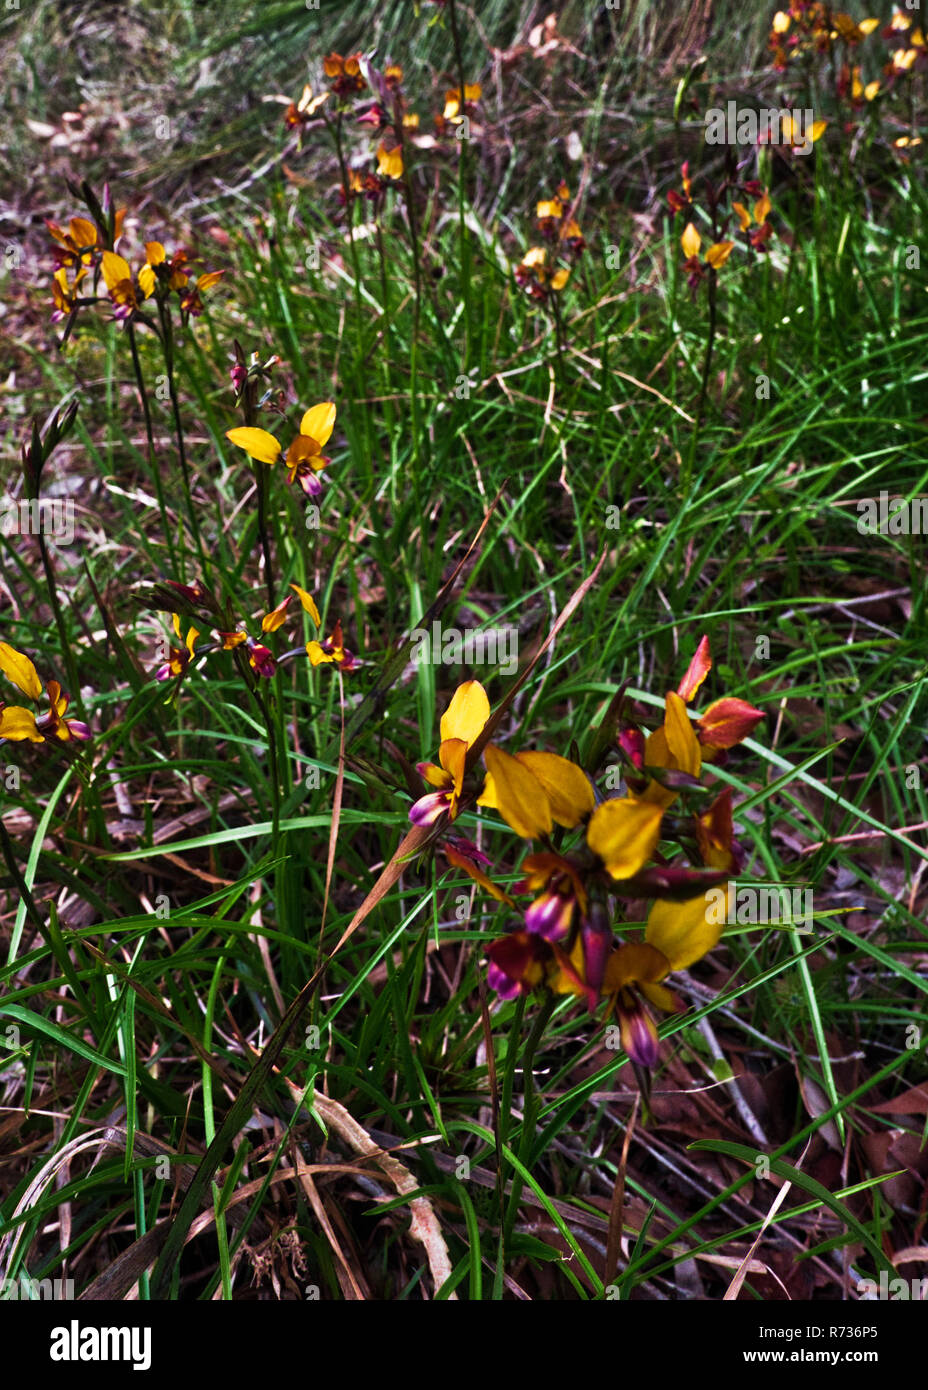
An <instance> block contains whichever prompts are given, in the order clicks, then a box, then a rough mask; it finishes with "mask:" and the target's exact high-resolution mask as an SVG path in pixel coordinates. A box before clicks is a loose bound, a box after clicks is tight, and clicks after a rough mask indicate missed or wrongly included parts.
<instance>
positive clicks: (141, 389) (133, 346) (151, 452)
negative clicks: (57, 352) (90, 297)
mask: <svg viewBox="0 0 928 1390" xmlns="http://www.w3.org/2000/svg"><path fill="white" fill-rule="evenodd" d="M126 333H127V335H128V338H129V351H130V352H131V354H132V367H133V370H134V372H135V384H136V386H137V388H138V393H139V400H140V401H141V403H142V414H143V416H144V417H145V436H146V438H147V440H148V464H149V467H150V469H151V474H152V478H153V480H154V484H155V495H156V497H157V498H158V510H159V511H160V512H161V528H162V531H163V532H164V539H165V543H166V545H167V548H168V554H169V555H170V557H171V570H172V572H173V573H175V574H177V575H178V577H179V578H180V579H183V578H184V569H183V563H181V565H180V566H178V563H177V552H176V550H175V549H174V538H173V536H172V534H171V527H170V525H169V524H168V513H167V506H166V504H165V500H164V483H163V481H162V478H161V469H160V468H159V467H158V461H157V459H156V458H155V436H154V431H153V429H152V424H151V408H150V407H149V404H148V392H147V391H146V390H145V378H144V377H143V376H142V363H141V361H140V360H139V346H138V343H137V342H136V337H135V324H134V323H133V322H132V321H131V319H130V321H129V323H128V324H127V325H126Z"/></svg>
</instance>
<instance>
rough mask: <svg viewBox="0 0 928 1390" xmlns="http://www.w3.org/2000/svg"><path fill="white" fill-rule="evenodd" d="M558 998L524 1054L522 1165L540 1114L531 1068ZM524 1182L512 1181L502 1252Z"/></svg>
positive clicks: (549, 1002)
mask: <svg viewBox="0 0 928 1390" xmlns="http://www.w3.org/2000/svg"><path fill="white" fill-rule="evenodd" d="M557 1002H558V1000H557V995H555V994H549V995H548V997H547V998H546V999H545V1001H544V1002H543V1003H542V1005H541V1006H540V1008H539V1009H538V1012H537V1013H536V1014H535V1018H534V1020H533V1022H532V1031H531V1033H530V1034H529V1036H528V1042H527V1043H526V1044H525V1048H524V1050H523V1052H522V1082H523V1096H524V1104H523V1107H522V1130H521V1134H520V1138H519V1160H520V1162H522V1163H523V1164H527V1161H528V1159H529V1157H530V1155H531V1150H532V1145H533V1144H534V1142H535V1117H536V1115H537V1113H538V1105H539V1099H538V1095H537V1093H536V1091H535V1082H534V1076H533V1073H532V1068H533V1067H534V1065H535V1053H536V1052H537V1051H538V1047H539V1044H540V1042H541V1040H542V1037H543V1036H544V1031H545V1029H546V1028H547V1026H548V1022H549V1020H550V1018H551V1015H552V1014H553V1013H554V1010H555V1008H556V1007H557ZM524 1185H525V1184H524V1182H523V1179H522V1177H521V1175H520V1174H519V1173H514V1174H513V1178H512V1190H511V1192H510V1194H509V1208H508V1211H507V1213H506V1226H505V1230H504V1232H503V1248H504V1250H508V1249H509V1246H510V1243H511V1241H512V1230H513V1227H514V1225H515V1221H516V1217H517V1215H518V1212H519V1199H520V1198H521V1196H522V1189H523V1187H524Z"/></svg>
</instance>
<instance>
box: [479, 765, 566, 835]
mask: <svg viewBox="0 0 928 1390" xmlns="http://www.w3.org/2000/svg"><path fill="white" fill-rule="evenodd" d="M484 757H485V759H486V764H487V769H488V771H489V773H490V776H491V777H492V778H493V795H494V798H495V802H496V809H497V811H498V812H499V814H500V815H501V816H502V818H503V820H504V821H505V822H506V824H507V825H508V826H509V827H510V828H511V829H512V830H514V831H515V832H516V834H517V835H521V836H522V838H523V839H524V840H533V839H535V838H536V837H537V836H539V835H550V834H551V831H552V829H553V819H552V816H551V803H550V802H549V801H548V798H547V795H546V793H545V790H544V787H543V786H542V785H541V783H540V782H539V781H538V778H537V777H535V776H534V775H533V774H532V773H531V772H529V770H528V768H527V767H525V766H524V765H523V764H522V763H520V762H519V761H518V759H517V758H513V757H511V756H510V755H509V754H508V753H504V752H503V750H502V749H501V748H494V746H493V744H492V743H489V744H487V747H486V751H485V753H484ZM482 804H485V803H484V802H482V801H480V802H478V805H482Z"/></svg>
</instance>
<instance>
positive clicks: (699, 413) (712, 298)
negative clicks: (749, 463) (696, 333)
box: [681, 266, 718, 495]
mask: <svg viewBox="0 0 928 1390" xmlns="http://www.w3.org/2000/svg"><path fill="white" fill-rule="evenodd" d="M717 292H718V271H717V270H716V269H715V267H714V266H710V267H709V328H708V332H707V334H706V351H705V355H704V357H703V364H702V383H701V385H700V388H699V400H698V402H697V404H696V419H695V422H694V424H693V432H692V434H691V435H690V447H689V449H688V450H687V455H686V461H685V463H684V467H683V475H682V480H681V481H682V486H683V492H684V494H685V495H689V490H690V482H691V479H692V476H693V460H694V458H695V456H696V445H697V443H698V441H699V434H700V430H701V429H702V422H703V414H704V411H705V404H706V398H707V394H708V390H709V373H710V371H711V369H712V352H713V349H714V347H715V331H716V324H717V315H718V307H717Z"/></svg>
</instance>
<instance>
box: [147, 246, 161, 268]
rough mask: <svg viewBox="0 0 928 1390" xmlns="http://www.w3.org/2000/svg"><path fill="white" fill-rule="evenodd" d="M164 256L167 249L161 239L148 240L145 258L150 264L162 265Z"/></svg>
mask: <svg viewBox="0 0 928 1390" xmlns="http://www.w3.org/2000/svg"><path fill="white" fill-rule="evenodd" d="M164 257H165V251H164V247H163V246H162V245H161V242H160V241H146V243H145V259H146V261H147V262H148V264H149V265H160V264H161V262H162V261H163V260H164Z"/></svg>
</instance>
